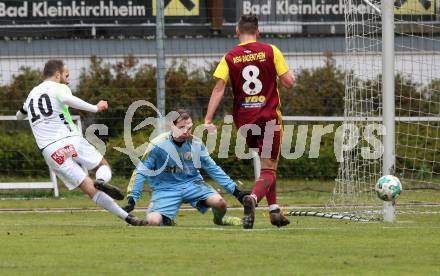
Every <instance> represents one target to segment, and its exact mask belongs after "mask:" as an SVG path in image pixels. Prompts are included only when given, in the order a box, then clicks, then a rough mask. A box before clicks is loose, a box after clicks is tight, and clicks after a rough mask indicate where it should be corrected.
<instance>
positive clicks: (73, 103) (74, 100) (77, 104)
mask: <svg viewBox="0 0 440 276" xmlns="http://www.w3.org/2000/svg"><path fill="white" fill-rule="evenodd" d="M58 99H59V100H60V102H62V103H63V104H65V105H68V106H69V107H73V108H76V109H80V110H84V111H88V112H93V113H95V112H99V111H103V110H106V109H108V104H107V102H106V101H99V102H98V104H96V105H93V104H89V103H88V102H86V101H83V100H81V99H80V98H78V97H76V96H73V95H69V94H62V95H60V96H59V97H58Z"/></svg>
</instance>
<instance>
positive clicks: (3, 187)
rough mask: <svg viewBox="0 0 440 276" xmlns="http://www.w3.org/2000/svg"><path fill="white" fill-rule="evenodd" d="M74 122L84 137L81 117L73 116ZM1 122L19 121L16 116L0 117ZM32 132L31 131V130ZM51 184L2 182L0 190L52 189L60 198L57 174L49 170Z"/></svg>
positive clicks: (55, 195)
mask: <svg viewBox="0 0 440 276" xmlns="http://www.w3.org/2000/svg"><path fill="white" fill-rule="evenodd" d="M72 119H73V121H74V122H76V125H77V127H78V129H79V130H80V133H81V135H82V131H81V129H82V123H81V117H80V116H78V115H74V116H72ZM0 121H17V118H16V117H15V116H0ZM29 131H30V129H29ZM49 177H50V181H49V182H0V190H12V189H14V190H15V189H52V190H53V195H54V197H59V195H60V194H59V191H58V181H57V177H56V175H55V172H54V171H52V170H51V169H50V168H49Z"/></svg>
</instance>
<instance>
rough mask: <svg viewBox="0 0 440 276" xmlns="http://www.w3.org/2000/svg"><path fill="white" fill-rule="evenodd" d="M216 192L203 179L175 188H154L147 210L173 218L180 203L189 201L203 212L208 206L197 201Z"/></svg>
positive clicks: (205, 198)
mask: <svg viewBox="0 0 440 276" xmlns="http://www.w3.org/2000/svg"><path fill="white" fill-rule="evenodd" d="M216 194H218V193H217V191H216V190H214V188H212V187H211V186H210V185H208V184H206V183H205V182H203V181H197V182H192V183H188V184H185V185H184V186H183V187H176V188H175V189H166V190H155V191H154V192H153V194H152V197H151V203H150V207H149V208H148V212H149V213H152V212H157V213H160V214H161V215H163V216H166V217H168V218H170V219H172V220H174V219H175V218H176V215H177V212H178V211H179V208H180V206H181V205H182V203H189V204H190V205H191V206H192V207H194V208H197V210H198V211H199V212H201V213H205V212H206V211H207V210H208V209H209V206H207V205H206V204H197V203H198V202H199V201H204V200H207V199H208V198H210V197H211V196H213V195H216Z"/></svg>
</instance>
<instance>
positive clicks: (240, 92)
mask: <svg viewBox="0 0 440 276" xmlns="http://www.w3.org/2000/svg"><path fill="white" fill-rule="evenodd" d="M288 70H289V69H288V67H287V65H286V63H285V60H284V58H283V56H282V54H281V52H280V51H279V50H278V48H276V47H275V46H273V45H270V44H265V43H260V42H256V41H253V42H250V43H246V44H240V45H237V46H235V47H234V48H233V49H231V50H230V51H229V52H228V53H227V54H226V55H225V56H224V57H223V58H222V60H221V62H220V64H219V65H218V67H217V69H216V71H215V72H214V76H215V77H217V78H221V79H224V80H225V81H228V79H230V80H231V86H232V90H233V93H234V106H233V117H234V122H235V125H236V126H237V127H240V126H242V125H244V124H261V123H263V122H268V121H271V120H273V119H276V120H277V123H278V124H281V121H280V120H281V112H280V108H281V105H280V97H279V94H278V89H277V76H280V75H282V74H284V73H286V72H287V71H288Z"/></svg>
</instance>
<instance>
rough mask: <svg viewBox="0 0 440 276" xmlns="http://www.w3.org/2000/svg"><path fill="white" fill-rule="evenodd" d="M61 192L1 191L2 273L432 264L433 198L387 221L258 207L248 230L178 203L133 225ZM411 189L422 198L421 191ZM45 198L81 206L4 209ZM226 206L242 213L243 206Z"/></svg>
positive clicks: (292, 271)
mask: <svg viewBox="0 0 440 276" xmlns="http://www.w3.org/2000/svg"><path fill="white" fill-rule="evenodd" d="M422 193H423V192H422ZM426 193H427V194H428V193H429V192H428V191H426ZM62 195H63V194H62ZM65 195H66V197H64V198H61V199H51V198H40V199H32V200H31V199H30V200H22V199H21V200H17V199H3V200H0V209H3V211H0V244H1V246H0V248H1V250H0V274H1V275H209V274H212V275H435V274H439V273H440V266H439V260H440V250H439V248H440V235H439V232H440V208H439V207H420V209H419V211H422V212H419V213H418V214H413V213H411V212H407V213H400V214H398V216H397V223H395V224H386V223H359V222H347V221H338V220H330V219H323V218H314V217H290V219H291V222H292V223H291V225H289V226H288V227H286V228H282V229H277V228H275V227H273V226H271V225H270V224H269V220H268V216H267V213H266V211H263V210H258V211H257V216H256V224H255V227H254V228H255V229H254V230H250V231H249V230H243V229H241V227H238V226H237V227H220V226H215V225H214V224H213V223H212V221H211V219H212V216H211V213H207V214H205V215H201V214H199V213H196V212H193V211H181V212H180V213H179V216H178V219H177V222H178V224H177V226H175V227H161V228H159V227H156V228H153V227H144V228H139V227H138V228H136V227H128V226H127V225H126V224H125V223H124V222H122V221H120V220H118V219H116V218H115V217H113V216H112V215H110V214H108V213H106V212H100V211H99V212H96V211H91V209H90V207H94V206H93V203H92V202H91V201H90V200H88V199H87V198H85V197H83V196H80V195H79V194H75V192H74V193H68V194H65ZM67 195H68V196H67ZM404 195H405V194H404ZM405 196H408V193H407V194H406V195H405ZM437 196H438V194H437ZM402 197H403V195H402ZM412 197H413V198H417V197H420V195H419V192H417V193H416V194H415V195H414V196H412ZM423 197H424V198H426V197H425V196H423ZM321 198H324V196H323V195H322V193H319V192H316V193H313V192H303V193H301V192H298V193H291V194H289V193H287V194H280V201H282V202H283V203H285V204H289V203H292V204H293V203H295V202H299V203H307V204H308V203H312V202H316V203H321ZM433 199H434V196H433ZM227 200H228V202H230V203H233V204H235V203H234V200H233V199H232V198H227ZM402 200H403V201H405V198H404V197H403V199H402ZM407 200H408V199H407ZM411 200H414V199H411ZM145 205H146V204H145ZM45 207H51V208H57V207H69V208H84V211H69V212H33V211H31V212H11V211H7V212H5V209H6V208H45ZM143 207H145V206H143ZM229 213H230V214H232V215H236V216H241V214H242V211H241V210H232V211H230V212H229ZM135 214H136V215H138V216H143V215H144V213H143V212H141V211H136V212H135Z"/></svg>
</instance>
